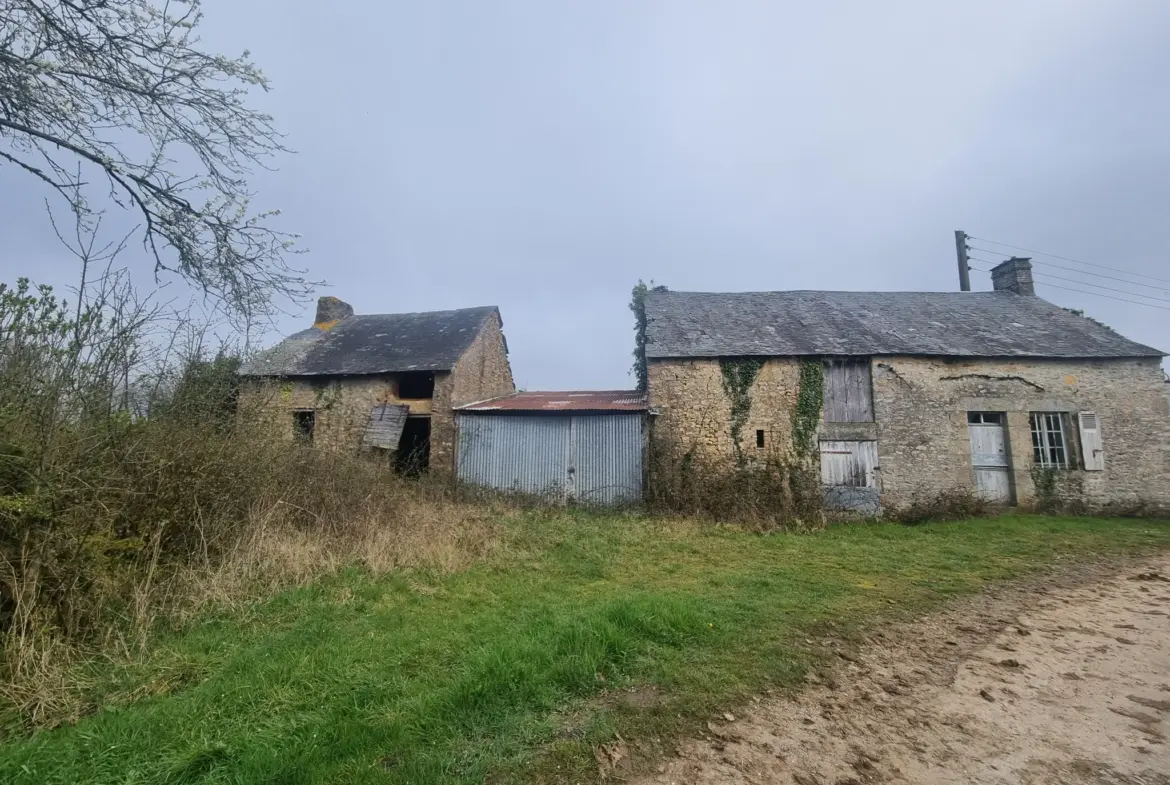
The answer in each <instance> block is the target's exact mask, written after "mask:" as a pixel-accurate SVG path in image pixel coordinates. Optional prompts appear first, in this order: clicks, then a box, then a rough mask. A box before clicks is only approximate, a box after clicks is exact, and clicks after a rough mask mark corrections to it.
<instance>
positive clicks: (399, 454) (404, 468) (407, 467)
mask: <svg viewBox="0 0 1170 785" xmlns="http://www.w3.org/2000/svg"><path fill="white" fill-rule="evenodd" d="M430 465H431V418H430V417H407V418H406V425H404V426H403V428H402V439H401V440H400V441H399V442H398V450H397V451H396V452H395V454H394V468H395V469H396V470H397V471H398V473H399V474H404V475H406V476H408V477H417V476H418V475H420V474H422V473H423V472H425V471H426V470H427V469H428V468H430Z"/></svg>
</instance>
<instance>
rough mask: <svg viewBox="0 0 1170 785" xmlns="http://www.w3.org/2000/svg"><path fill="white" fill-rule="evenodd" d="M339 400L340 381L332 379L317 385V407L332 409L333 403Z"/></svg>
mask: <svg viewBox="0 0 1170 785" xmlns="http://www.w3.org/2000/svg"><path fill="white" fill-rule="evenodd" d="M340 400H341V381H340V380H339V379H334V380H332V381H330V382H328V383H327V384H324V385H321V386H319V387H317V403H316V407H315V408H317V409H326V410H328V409H332V408H333V405H334V404H335V403H337V402H338V401H340Z"/></svg>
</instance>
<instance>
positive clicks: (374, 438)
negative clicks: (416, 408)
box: [362, 403, 410, 450]
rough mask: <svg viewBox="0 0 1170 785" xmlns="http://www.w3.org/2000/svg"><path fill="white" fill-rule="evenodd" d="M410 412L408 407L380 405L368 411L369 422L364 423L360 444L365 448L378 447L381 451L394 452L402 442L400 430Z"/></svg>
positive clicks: (389, 404) (388, 404)
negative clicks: (364, 429) (364, 427)
mask: <svg viewBox="0 0 1170 785" xmlns="http://www.w3.org/2000/svg"><path fill="white" fill-rule="evenodd" d="M409 412H410V407H409V406H404V405H402V404H391V403H387V404H380V405H378V406H375V407H374V408H373V409H372V410H371V411H370V421H369V422H368V423H366V431H365V433H364V434H363V435H362V444H363V445H365V446H366V447H379V448H381V449H383V450H395V449H397V448H398V442H400V441H401V440H402V429H403V427H405V425H406V415H407V414H408V413H409Z"/></svg>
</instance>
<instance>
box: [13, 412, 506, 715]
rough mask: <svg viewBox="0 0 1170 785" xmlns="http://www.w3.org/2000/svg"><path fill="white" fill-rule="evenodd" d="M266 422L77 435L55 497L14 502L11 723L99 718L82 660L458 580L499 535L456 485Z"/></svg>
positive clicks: (76, 428) (164, 421)
mask: <svg viewBox="0 0 1170 785" xmlns="http://www.w3.org/2000/svg"><path fill="white" fill-rule="evenodd" d="M250 422H251V418H249V417H248V416H247V415H246V413H244V414H241V416H240V417H239V419H237V420H235V421H233V422H231V423H215V422H209V421H206V420H203V421H201V420H199V419H197V418H189V417H177V418H170V417H158V418H156V419H151V420H144V421H141V422H137V423H130V422H126V423H123V424H122V426H121V427H122V428H123V431H122V432H120V433H118V434H117V435H116V436H115V437H114V438H109V434H105V435H104V436H103V437H102V439H101V440H100V441H99V440H97V438H96V437H95V436H94V435H93V434H89V433H86V432H85V428H83V427H82V426H81V425H79V424H74V425H73V426H71V428H72V429H73V433H72V437H73V438H72V439H71V440H69V444H71V445H72V446H73V447H74V448H75V449H57V450H56V451H55V453H54V464H53V465H54V467H55V469H54V478H55V479H56V481H57V482H56V484H54V485H42V486H41V487H40V488H38V489H37V490H35V491H32V492H28V493H23V494H20V495H13V494H10V495H8V496H6V497H4V498H5V499H6V500H7V502H6V505H5V506H4V507H0V527H2V528H0V591H2V596H0V600H2V602H3V606H4V616H3V620H4V624H3V628H2V629H0V699H2V700H3V702H4V703H5V704H7V706H6V709H7V712H6V713H7V714H8V715H9V717H10V718H11V717H12V716H16V717H19V718H20V721H21V723H22V724H23V725H24V726H25V727H35V726H46V725H55V724H59V723H62V722H69V721H72V720H75V719H76V718H77V717H78V716H80V715H81V714H82V713H83V712H84V711H86V709H87V706H86V699H85V693H86V690H87V687H88V685H87V684H86V683H85V680H84V676H83V675H82V671H81V670H80V669H78V668H77V667H76V665H77V663H78V661H79V660H82V659H84V658H87V657H94V656H108V657H133V656H135V655H136V653H137V652H139V651H141V650H142V649H143V648H144V647H145V646H146V645H147V644H148V642H149V641H150V639H151V637H152V636H153V635H154V634H155V633H156V632H157V631H158V630H159V629H160V628H167V629H173V628H175V627H176V626H181V625H183V624H184V623H186V622H187V621H189V620H190V619H192V618H193V617H195V616H197V615H199V614H202V613H205V612H207V611H208V610H209V609H210V608H213V607H219V608H222V607H232V606H234V605H238V604H242V603H250V602H253V601H255V600H256V599H258V598H262V597H266V596H270V595H272V594H273V593H275V592H278V591H280V590H282V589H285V588H288V587H292V586H297V585H303V584H306V583H308V582H311V581H314V580H318V579H320V578H322V577H324V576H328V575H330V574H333V573H336V572H337V571H339V570H341V569H344V568H347V567H353V566H356V567H360V568H363V569H366V570H369V571H370V572H371V573H384V572H387V571H390V570H397V569H404V568H412V567H425V568H427V569H432V570H438V571H452V570H458V569H461V568H463V567H465V566H467V565H468V564H470V563H472V562H474V561H475V560H477V559H480V558H483V557H484V556H485V555H486V554H488V553H489V552H490V551H491V550H492V549H493V548H494V547H495V545H496V543H497V542H498V540H499V533H500V527H499V523H498V520H499V516H498V515H497V514H495V513H494V512H493V510H492V509H491V508H490V507H485V506H483V505H472V504H467V503H463V502H460V501H458V500H457V499H456V495H455V493H454V489H453V488H452V486H451V484H450V482H449V481H446V480H444V479H442V478H425V477H424V478H421V479H405V478H402V477H399V476H397V475H395V474H394V473H393V472H392V471H391V469H390V467H389V462H388V461H386V460H383V459H379V458H378V457H377V456H371V455H340V454H334V453H326V452H323V451H320V450H317V449H314V448H313V447H311V446H301V445H296V444H293V443H290V442H287V441H285V440H283V439H279V438H273V437H272V436H271V435H270V434H268V433H266V432H265V431H263V430H262V429H259V428H257V427H253V426H252V425H251V424H250ZM103 427H106V426H105V425H103ZM64 444H65V442H64V440H63V441H62V445H64ZM94 444H101V445H102V447H101V449H96V450H95V449H93V445H94ZM86 445H88V446H89V448H88V449H83V448H84V447H85V446H86ZM6 724H8V725H9V726H11V725H12V721H11V719H10V720H9V722H8V723H6Z"/></svg>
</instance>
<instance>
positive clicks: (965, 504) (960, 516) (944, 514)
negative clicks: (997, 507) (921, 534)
mask: <svg viewBox="0 0 1170 785" xmlns="http://www.w3.org/2000/svg"><path fill="white" fill-rule="evenodd" d="M991 511H992V505H991V504H990V503H989V502H988V501H987V500H985V499H983V498H981V497H979V496H978V495H976V494H975V493H974V492H973V491H971V490H969V489H966V488H963V489H954V490H950V491H940V492H932V493H923V494H917V495H915V496H914V497H913V498H911V500H910V502H909V503H908V504H906V505H903V506H900V507H899V506H889V507H887V508H886V510H885V517H886V518H887V519H889V520H892V521H898V522H899V523H905V524H919V523H929V522H931V521H961V520H967V519H968V518H979V517H983V516H986V515H988V514H990V513H991Z"/></svg>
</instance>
